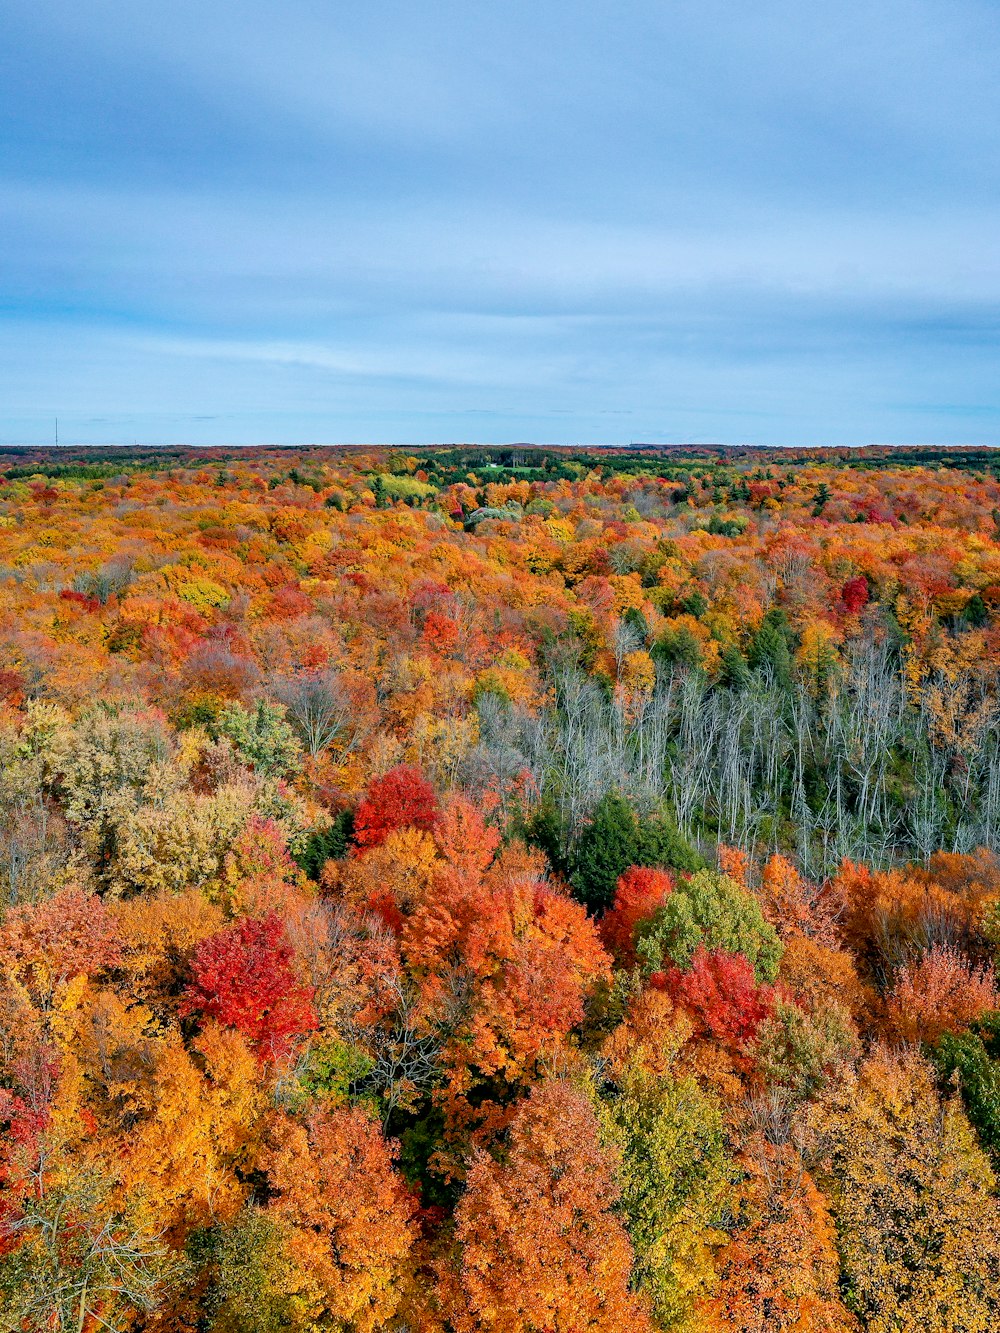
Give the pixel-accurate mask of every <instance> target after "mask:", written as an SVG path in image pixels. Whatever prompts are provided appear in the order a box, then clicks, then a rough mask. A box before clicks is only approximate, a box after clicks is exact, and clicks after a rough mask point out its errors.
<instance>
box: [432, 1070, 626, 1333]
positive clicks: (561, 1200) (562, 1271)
mask: <svg viewBox="0 0 1000 1333" xmlns="http://www.w3.org/2000/svg"><path fill="white" fill-rule="evenodd" d="M614 1167H615V1158H614V1155H613V1153H611V1152H609V1150H608V1149H606V1148H603V1147H602V1146H601V1144H600V1142H599V1137H598V1126H597V1120H596V1117H595V1115H594V1111H593V1109H592V1107H591V1105H590V1103H589V1101H588V1099H587V1097H586V1096H585V1094H584V1093H583V1092H582V1091H580V1090H578V1089H577V1088H574V1087H573V1086H572V1085H571V1084H569V1083H567V1082H565V1081H563V1080H559V1079H551V1080H549V1081H548V1082H545V1083H541V1084H539V1085H537V1086H536V1087H535V1088H533V1089H532V1091H531V1093H530V1094H529V1096H528V1097H527V1098H526V1099H525V1100H524V1101H523V1102H522V1103H521V1104H520V1105H519V1107H518V1109H517V1112H516V1114H515V1116H514V1119H513V1121H512V1122H511V1127H510V1135H509V1145H508V1150H507V1152H506V1154H505V1158H504V1161H503V1162H497V1161H494V1160H493V1159H492V1158H491V1157H489V1156H488V1155H487V1154H486V1153H484V1152H479V1153H477V1154H476V1156H475V1157H474V1159H473V1162H472V1165H471V1167H470V1168H469V1174H468V1180H467V1185H466V1192H465V1194H464V1195H463V1197H462V1200H461V1202H460V1203H459V1205H458V1208H457V1209H456V1213H455V1238H456V1241H457V1243H458V1246H459V1251H458V1275H457V1288H458V1292H457V1299H456V1306H457V1309H456V1310H455V1312H454V1315H453V1323H454V1325H455V1327H456V1329H458V1330H460V1331H461V1333H466V1331H468V1333H471V1331H472V1330H473V1329H476V1328H483V1327H488V1328H490V1329H491V1330H494V1333H549V1331H550V1330H554V1329H567V1330H569V1329H572V1330H578V1331H579V1333H584V1331H585V1330H588V1329H592V1330H602V1333H615V1331H617V1330H622V1331H623V1333H639V1330H643V1333H645V1330H648V1329H649V1323H648V1320H647V1317H646V1315H645V1313H644V1312H643V1309H642V1306H641V1304H640V1303H639V1301H638V1300H637V1299H636V1298H635V1297H634V1296H633V1295H632V1293H631V1292H630V1291H629V1278H630V1273H631V1268H632V1251H631V1247H630V1245H629V1241H628V1236H627V1234H626V1232H625V1228H624V1227H623V1226H622V1224H621V1223H620V1222H619V1221H618V1219H617V1217H616V1216H615V1213H614V1211H613V1210H614V1206H615V1204H616V1202H617V1199H618V1187H617V1185H616V1183H615V1175H614Z"/></svg>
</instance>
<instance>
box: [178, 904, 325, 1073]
mask: <svg viewBox="0 0 1000 1333" xmlns="http://www.w3.org/2000/svg"><path fill="white" fill-rule="evenodd" d="M292 957H293V955H292V950H291V948H290V946H289V944H288V940H287V938H286V936H285V928H284V926H283V925H282V923H281V920H280V919H279V918H278V917H277V916H276V915H274V914H273V913H272V914H270V915H268V916H266V917H263V918H261V919H257V918H254V917H247V918H245V919H244V920H242V921H240V922H238V923H237V924H235V925H233V926H229V927H228V928H227V929H226V930H222V931H219V932H218V934H216V935H212V936H210V937H209V938H208V939H206V940H203V941H202V943H201V944H199V945H198V947H197V949H196V950H195V953H194V957H193V959H192V960H191V967H190V974H191V979H190V981H189V982H188V984H187V986H186V987H185V990H184V996H183V998H182V1000H181V1005H180V1011H181V1013H183V1014H189V1015H190V1014H203V1015H205V1016H206V1017H209V1018H215V1019H218V1021H219V1022H220V1023H223V1024H225V1025H226V1026H227V1027H234V1028H235V1029H236V1030H237V1032H240V1033H242V1034H243V1036H245V1037H247V1038H248V1039H249V1040H250V1041H251V1042H252V1043H253V1044H254V1046H255V1048H256V1050H257V1052H258V1054H259V1056H260V1058H261V1059H262V1060H266V1061H275V1060H280V1059H281V1058H283V1057H284V1056H285V1055H287V1054H288V1052H289V1051H290V1050H291V1048H292V1046H293V1044H294V1042H295V1039H296V1038H297V1037H301V1036H303V1035H304V1034H305V1033H307V1032H311V1031H313V1030H314V1029H315V1027H316V1012H315V1010H314V1008H313V1003H312V1001H313V994H312V991H311V989H310V988H309V987H308V986H304V985H302V984H301V982H299V980H298V978H297V977H296V975H295V972H294V970H293V968H292Z"/></svg>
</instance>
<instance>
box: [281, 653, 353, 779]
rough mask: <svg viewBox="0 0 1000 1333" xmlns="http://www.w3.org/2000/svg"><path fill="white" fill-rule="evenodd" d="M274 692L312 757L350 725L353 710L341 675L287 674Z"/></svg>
mask: <svg viewBox="0 0 1000 1333" xmlns="http://www.w3.org/2000/svg"><path fill="white" fill-rule="evenodd" d="M275 693H276V694H277V695H278V697H279V699H280V700H281V702H282V703H283V704H284V705H285V708H286V709H287V710H288V716H289V718H290V719H291V721H292V723H293V725H294V726H295V728H296V729H297V731H298V733H299V735H300V737H301V738H302V742H303V744H304V745H305V747H306V750H307V752H308V753H309V754H310V755H312V756H313V758H316V757H317V756H318V755H320V754H322V753H323V751H324V750H326V749H328V748H329V747H330V746H331V745H333V744H334V742H335V741H337V740H338V739H339V738H340V737H341V736H343V735H344V734H345V732H347V731H348V729H349V728H352V726H353V729H354V731H355V739H356V738H357V734H358V731H359V729H358V727H357V726H356V724H355V719H356V716H357V709H356V708H355V706H354V703H353V702H352V699H351V696H350V693H349V692H348V690H347V688H346V686H345V685H344V683H343V681H342V680H341V678H340V677H339V676H338V675H337V674H336V673H335V672H332V671H321V672H315V673H312V674H309V675H301V676H291V677H288V678H286V679H284V680H282V681H279V682H278V684H277V686H276V688H275Z"/></svg>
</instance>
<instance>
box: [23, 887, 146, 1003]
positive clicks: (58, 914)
mask: <svg viewBox="0 0 1000 1333" xmlns="http://www.w3.org/2000/svg"><path fill="white" fill-rule="evenodd" d="M121 955H122V941H121V938H120V937H119V934H118V930H117V927H116V922H115V919H114V916H113V915H112V913H111V912H110V911H109V910H108V908H107V906H106V904H105V903H104V902H103V901H102V899H100V898H98V897H97V895H96V894H93V893H87V892H86V891H85V890H83V889H80V888H67V889H62V890H60V891H59V892H57V893H55V894H53V895H52V897H51V898H48V899H45V900H44V901H42V902H40V903H25V904H22V906H20V907H15V908H14V909H13V911H11V912H10V913H9V914H8V916H7V920H6V922H5V923H4V926H3V929H2V931H0V965H2V967H3V969H4V971H5V972H6V974H7V976H8V977H9V978H10V979H11V980H12V981H14V982H15V983H16V984H17V985H18V986H19V987H22V988H23V989H24V991H25V992H26V993H27V994H28V995H30V996H31V998H32V1000H33V1001H34V1002H35V1003H36V1004H37V1005H39V1006H40V1007H41V1008H48V1007H49V1006H50V1005H51V1004H52V1002H53V999H54V997H55V995H56V993H57V992H58V991H59V990H60V988H62V987H64V986H65V985H66V983H67V982H68V981H70V980H71V979H72V978H73V977H76V976H80V975H95V974H97V973H100V972H102V971H104V970H105V969H106V968H110V967H113V966H114V965H115V964H116V963H118V962H119V961H120V960H121Z"/></svg>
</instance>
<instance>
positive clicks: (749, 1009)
mask: <svg viewBox="0 0 1000 1333" xmlns="http://www.w3.org/2000/svg"><path fill="white" fill-rule="evenodd" d="M652 980H653V982H654V984H656V985H658V986H660V987H661V988H662V989H663V990H665V991H666V992H667V993H668V994H669V995H670V996H671V998H672V999H673V1000H675V1001H676V1003H678V1004H680V1005H683V1006H684V1008H685V1009H687V1011H688V1012H689V1013H690V1015H691V1016H692V1018H693V1019H694V1020H695V1022H696V1024H697V1025H698V1028H699V1029H700V1030H701V1032H702V1034H703V1035H705V1036H708V1037H711V1038H713V1040H715V1041H719V1042H723V1043H724V1044H726V1045H729V1046H734V1047H736V1049H737V1050H744V1049H745V1048H746V1046H747V1044H748V1043H749V1042H751V1041H752V1040H753V1038H754V1037H755V1036H756V1035H757V1029H758V1028H759V1027H760V1025H761V1023H763V1021H764V1019H765V1018H767V1017H768V1015H769V1014H770V1013H771V1011H772V1009H773V1008H774V989H773V988H772V987H771V986H758V984H757V980H756V978H755V976H754V970H753V966H752V964H751V963H749V962H748V961H747V959H746V958H744V957H743V955H742V954H740V953H726V952H725V950H724V949H715V950H713V951H712V952H711V953H709V951H708V950H707V949H706V948H705V946H704V945H703V944H702V945H699V946H698V948H697V949H696V950H695V953H694V956H693V958H692V959H691V966H690V968H688V969H687V970H686V971H681V969H680V968H677V967H672V968H670V970H669V971H667V972H655V973H654V974H653V977H652Z"/></svg>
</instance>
